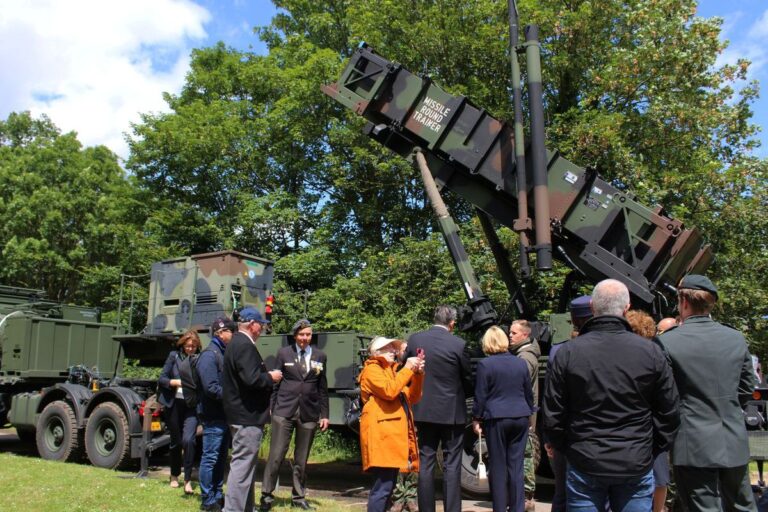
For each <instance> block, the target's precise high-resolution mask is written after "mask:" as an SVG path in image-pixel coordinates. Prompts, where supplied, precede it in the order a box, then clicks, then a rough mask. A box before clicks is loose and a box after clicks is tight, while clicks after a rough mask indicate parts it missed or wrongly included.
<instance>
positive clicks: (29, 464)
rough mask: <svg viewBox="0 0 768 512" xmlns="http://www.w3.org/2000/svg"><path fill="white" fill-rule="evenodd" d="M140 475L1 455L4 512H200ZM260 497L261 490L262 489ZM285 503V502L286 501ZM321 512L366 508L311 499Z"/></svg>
mask: <svg viewBox="0 0 768 512" xmlns="http://www.w3.org/2000/svg"><path fill="white" fill-rule="evenodd" d="M134 474H135V473H130V472H128V473H124V472H116V471H111V470H107V469H101V468H96V467H93V466H87V465H84V464H72V463H67V464H65V463H61V462H52V461H46V460H42V459H38V458H32V457H25V456H19V455H14V454H8V453H0V481H2V485H3V491H2V493H0V510H8V511H11V510H13V511H16V510H18V511H21V510H24V511H26V510H29V511H35V512H48V511H50V512H62V511H66V512H70V511H73V512H146V511H148V510H151V511H166V510H167V511H173V512H184V511H197V510H199V508H200V499H199V490H197V489H196V491H197V492H196V493H195V495H193V496H185V495H184V493H183V492H182V491H181V489H171V488H170V487H169V486H168V483H167V480H166V477H162V478H160V477H156V478H147V479H136V478H132V477H133V475H134ZM257 497H258V489H257ZM280 498H282V499H280ZM310 502H312V503H313V504H314V505H315V506H316V507H317V508H318V509H319V510H323V511H329V512H341V511H345V512H349V511H354V512H358V511H360V510H363V508H364V507H362V506H354V505H350V504H349V503H346V502H340V501H335V500H333V499H324V498H315V497H311V498H310ZM276 505H277V506H276V507H275V508H274V509H273V510H276V511H285V512H288V511H289V510H291V508H290V490H288V492H287V493H278V500H277V503H276Z"/></svg>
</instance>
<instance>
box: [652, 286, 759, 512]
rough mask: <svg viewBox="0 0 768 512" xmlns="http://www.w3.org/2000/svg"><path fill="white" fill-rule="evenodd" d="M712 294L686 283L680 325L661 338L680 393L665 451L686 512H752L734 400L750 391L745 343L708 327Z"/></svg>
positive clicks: (742, 437)
mask: <svg viewBox="0 0 768 512" xmlns="http://www.w3.org/2000/svg"><path fill="white" fill-rule="evenodd" d="M717 298H718V297H717V288H715V285H713V284H712V281H710V280H709V279H708V278H706V277H704V276H701V275H695V274H692V275H689V276H686V277H684V278H683V280H682V281H681V283H680V285H679V286H678V297H677V300H678V309H679V313H680V318H681V319H682V324H681V325H680V326H679V327H677V328H674V329H671V330H669V331H667V332H665V333H664V334H663V335H662V336H661V337H660V340H661V343H662V345H663V346H664V349H665V350H666V352H667V354H668V355H669V358H670V360H671V362H672V370H673V373H674V376H675V382H676V383H677V387H678V391H679V393H680V402H681V408H680V420H681V424H680V429H679V430H678V432H677V435H676V437H675V440H674V443H673V447H672V464H673V465H674V468H675V480H676V483H677V488H678V494H679V497H680V499H681V500H682V501H683V504H684V508H685V509H686V510H690V511H721V510H728V511H753V512H754V511H756V510H757V508H756V505H755V501H754V497H753V495H752V490H751V487H750V479H749V469H748V462H749V445H748V441H747V431H746V427H745V425H744V417H743V415H742V410H741V406H740V400H741V399H742V398H747V397H748V396H749V395H750V394H751V393H752V390H753V389H754V386H755V376H754V372H753V370H752V358H751V356H750V354H749V351H748V348H747V342H746V340H745V339H744V336H742V335H741V333H740V332H738V331H737V330H735V329H732V328H730V327H727V326H725V325H722V324H719V323H717V322H715V321H714V320H712V318H711V317H710V316H709V313H710V312H711V311H712V308H713V307H714V305H715V302H716V301H717Z"/></svg>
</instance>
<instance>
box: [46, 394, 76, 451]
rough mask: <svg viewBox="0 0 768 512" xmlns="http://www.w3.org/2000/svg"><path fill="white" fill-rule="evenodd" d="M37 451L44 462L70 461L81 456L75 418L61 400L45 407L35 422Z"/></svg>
mask: <svg viewBox="0 0 768 512" xmlns="http://www.w3.org/2000/svg"><path fill="white" fill-rule="evenodd" d="M35 441H36V443H37V451H38V453H40V457H42V458H44V459H46V460H61V461H70V460H74V459H77V458H79V457H80V456H81V455H82V447H81V446H80V439H79V436H78V428H77V418H76V417H75V412H74V411H73V410H72V407H71V406H70V405H69V404H68V403H67V402H64V401H63V400H57V401H55V402H51V403H50V404H48V405H46V406H45V409H43V412H42V413H41V414H40V418H38V420H37V429H36V435H35Z"/></svg>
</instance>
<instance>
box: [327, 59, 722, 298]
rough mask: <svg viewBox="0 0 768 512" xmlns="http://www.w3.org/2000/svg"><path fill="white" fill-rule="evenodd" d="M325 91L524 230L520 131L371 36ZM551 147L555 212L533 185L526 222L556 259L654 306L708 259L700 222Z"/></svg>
mask: <svg viewBox="0 0 768 512" xmlns="http://www.w3.org/2000/svg"><path fill="white" fill-rule="evenodd" d="M323 91H324V92H325V93H326V94H327V95H329V96H331V97H332V98H334V99H335V100H336V101H338V102H340V103H341V104H343V105H345V106H346V107H348V108H350V109H352V110H354V112H355V113H357V114H358V115H360V116H362V117H364V118H365V119H367V120H368V123H367V125H366V127H365V132H366V134H367V135H368V136H370V137H371V138H373V139H375V140H377V141H378V142H380V143H381V144H383V145H385V146H386V147H387V148H389V149H391V150H392V151H394V152H396V153H398V154H400V155H402V156H405V157H410V158H413V156H414V151H415V150H420V151H421V155H423V158H424V160H425V163H426V167H428V169H429V172H431V174H432V176H433V178H434V180H435V182H436V183H437V184H438V186H439V187H441V188H442V187H444V188H448V189H449V190H451V191H452V192H454V193H455V194H458V195H459V196H461V197H463V198H464V199H466V200H467V201H469V202H470V203H471V204H473V205H474V206H475V207H476V208H477V209H478V210H480V211H481V212H483V213H485V214H486V215H487V216H488V217H490V218H491V219H494V220H495V221H496V222H498V223H500V224H502V225H504V226H507V227H509V228H511V229H516V228H517V229H516V230H517V231H518V232H520V231H521V229H520V225H519V223H518V224H517V226H516V219H518V218H519V212H518V196H517V186H518V185H517V176H516V171H517V165H516V163H515V158H512V155H514V148H515V139H514V134H513V130H512V128H511V127H509V126H508V125H507V124H506V123H503V122H501V121H499V120H497V119H495V118H494V117H493V116H491V115H490V114H489V113H488V112H486V111H485V110H483V109H482V108H479V107H477V106H475V105H474V104H472V103H471V102H470V101H469V100H468V99H467V98H466V97H464V96H455V95H451V94H449V93H447V92H446V91H444V90H443V89H441V88H440V87H439V86H437V85H436V84H434V83H433V82H432V81H431V80H430V79H429V78H426V77H421V76H418V75H415V74H413V73H411V72H410V71H408V70H406V69H404V68H403V67H402V66H401V65H399V64H397V63H395V62H392V61H389V60H387V59H385V58H383V57H382V56H380V55H378V54H377V53H376V52H375V51H373V50H372V49H371V48H370V47H368V46H366V45H364V44H363V45H361V47H360V48H358V50H357V51H356V52H355V53H354V54H353V55H352V57H351V58H350V61H349V63H348V64H347V66H346V68H345V69H344V71H343V73H342V75H341V78H340V79H339V81H338V82H336V83H334V84H330V85H326V86H324V87H323ZM529 153H531V152H529ZM545 155H546V156H545V161H546V189H547V191H548V193H547V195H546V199H547V201H548V203H549V214H548V215H549V219H545V222H541V220H542V219H536V218H535V212H536V197H537V194H535V193H534V186H531V185H527V188H526V190H525V194H523V195H524V196H525V197H527V200H528V201H527V203H528V214H529V217H530V218H531V219H533V220H534V222H533V223H529V225H527V226H524V228H523V229H524V230H525V235H526V236H527V238H528V239H531V240H533V239H540V237H536V230H541V229H548V230H550V231H551V246H552V255H553V256H554V258H555V259H558V260H560V261H561V262H563V263H565V264H566V265H568V266H569V267H571V268H573V269H574V270H575V271H576V272H578V273H580V274H581V276H583V277H584V278H585V279H587V280H590V281H593V282H597V281H599V280H602V279H606V278H613V279H618V280H620V281H622V282H623V283H625V284H626V285H627V287H628V288H629V291H630V293H631V294H632V302H633V304H635V305H637V306H645V307H646V308H649V309H658V305H659V304H662V306H663V304H664V303H665V302H666V299H665V298H664V296H665V295H668V294H669V293H672V292H674V290H675V288H674V287H675V285H676V284H677V283H678V281H679V280H680V278H682V276H684V275H685V274H687V273H690V272H702V271H703V270H704V269H706V268H707V266H709V264H710V262H711V260H712V254H711V250H710V248H709V246H706V245H703V240H702V237H701V235H700V233H699V232H698V230H697V229H696V228H691V229H686V228H685V227H684V226H683V224H682V222H680V221H678V220H675V219H672V218H670V217H668V216H666V215H665V214H664V212H663V210H662V208H661V207H656V208H655V209H650V208H648V207H646V206H644V205H642V204H640V203H638V202H637V201H635V199H634V196H633V195H632V194H631V193H629V192H626V191H623V190H620V189H619V188H617V187H615V186H614V185H612V184H611V183H609V182H607V181H605V180H603V179H602V178H601V177H600V176H599V175H598V174H597V173H596V172H594V171H590V170H587V169H584V168H582V167H579V166H577V165H575V164H574V163H572V162H569V161H568V160H566V159H565V158H563V157H562V156H561V155H560V154H559V153H558V152H557V151H550V150H545ZM530 160H531V157H530V155H526V166H525V167H526V169H532V168H533V163H532V162H531V161H530ZM527 174H528V176H527V178H528V179H526V180H525V183H528V184H532V183H534V180H533V179H532V178H533V177H532V176H531V175H530V174H531V171H528V172H527ZM537 192H538V194H539V195H540V192H541V191H540V189H539V190H537ZM486 221H487V219H486ZM486 231H487V230H486ZM531 249H532V250H533V249H535V248H531ZM512 286H513V285H512V284H508V287H512ZM510 289H511V288H510ZM662 309H663V307H662Z"/></svg>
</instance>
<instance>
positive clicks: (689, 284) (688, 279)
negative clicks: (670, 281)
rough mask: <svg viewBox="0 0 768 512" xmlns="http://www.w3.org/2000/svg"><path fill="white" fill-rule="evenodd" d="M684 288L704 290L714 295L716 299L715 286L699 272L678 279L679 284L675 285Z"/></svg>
mask: <svg viewBox="0 0 768 512" xmlns="http://www.w3.org/2000/svg"><path fill="white" fill-rule="evenodd" d="M677 288H678V289H680V288H686V289H688V290H704V291H705V292H709V293H711V294H712V295H714V296H715V299H717V288H716V287H715V285H714V284H712V281H710V280H709V278H708V277H706V276H702V275H699V274H688V275H687V276H685V277H684V278H683V280H682V281H680V285H679V286H678V287H677Z"/></svg>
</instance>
